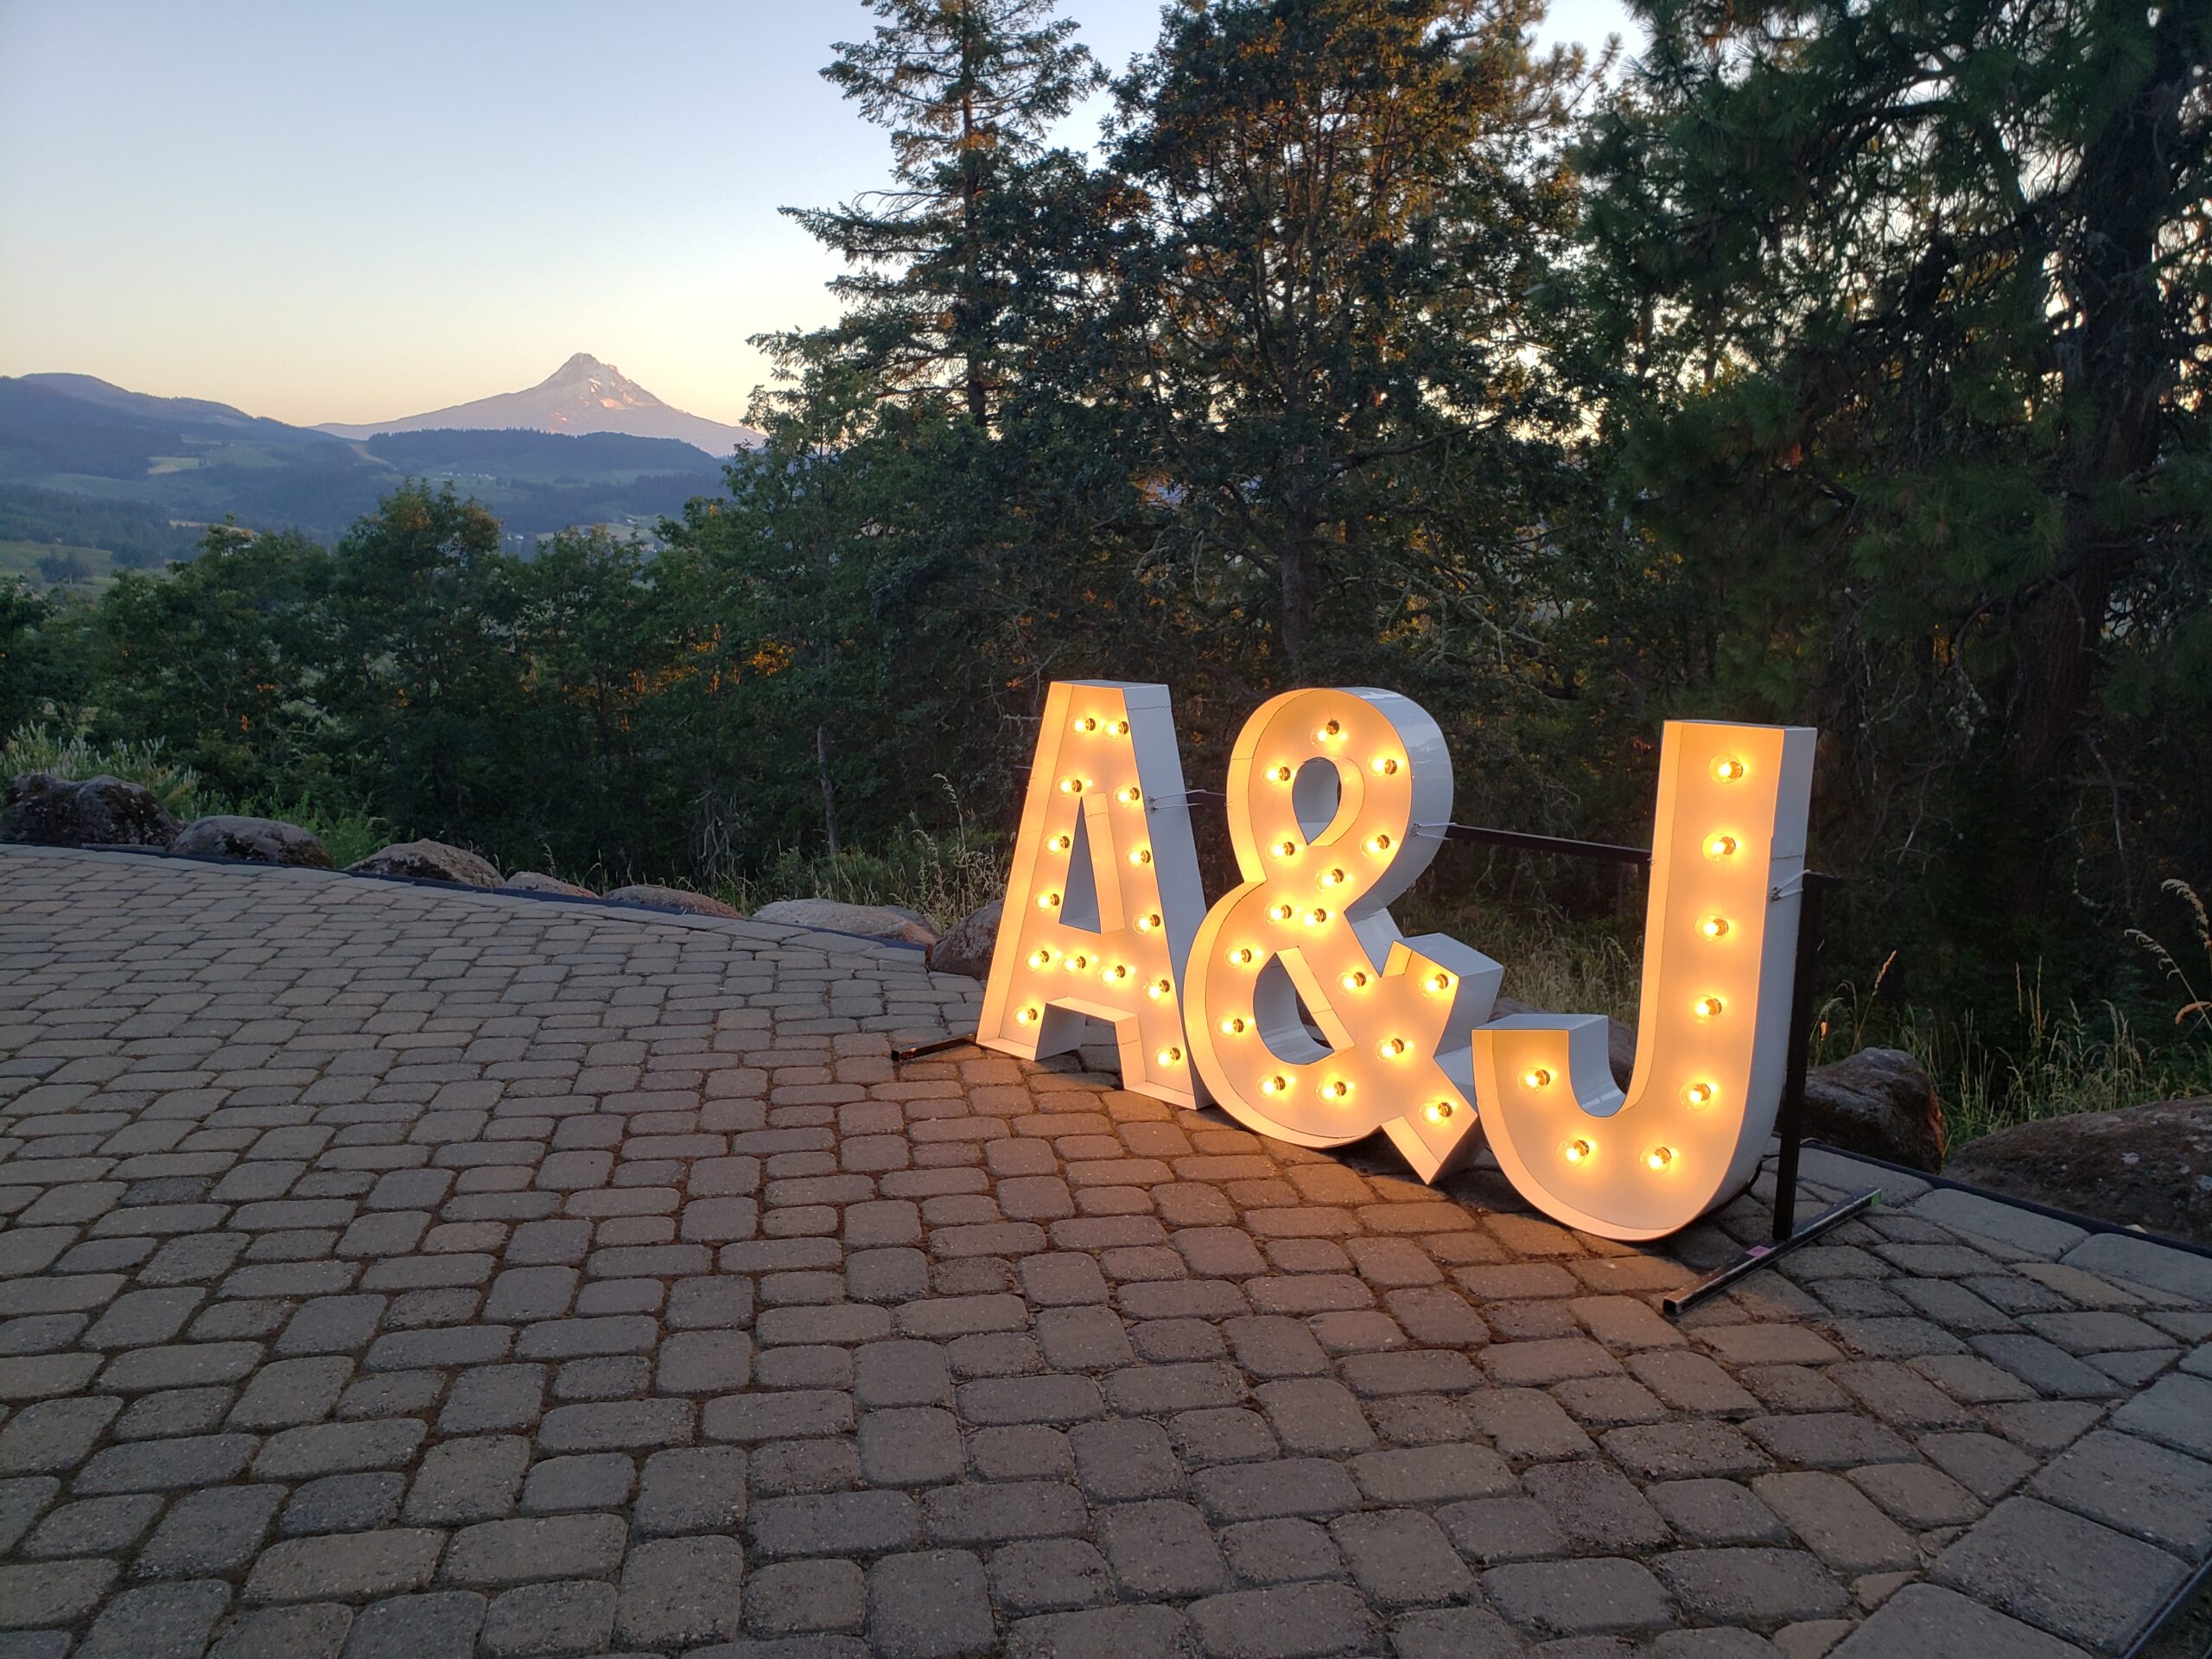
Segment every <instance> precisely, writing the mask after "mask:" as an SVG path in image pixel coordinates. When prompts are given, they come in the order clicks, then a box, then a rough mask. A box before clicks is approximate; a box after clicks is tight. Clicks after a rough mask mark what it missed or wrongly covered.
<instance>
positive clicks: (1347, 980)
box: [1337, 968, 1367, 991]
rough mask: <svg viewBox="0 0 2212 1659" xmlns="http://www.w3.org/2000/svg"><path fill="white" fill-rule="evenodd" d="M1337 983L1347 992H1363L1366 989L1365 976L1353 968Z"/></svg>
mask: <svg viewBox="0 0 2212 1659" xmlns="http://www.w3.org/2000/svg"><path fill="white" fill-rule="evenodd" d="M1337 983H1338V984H1339V985H1341V986H1343V987H1344V989H1346V990H1348V991H1363V990H1365V989H1366V988H1367V976H1366V975H1365V974H1363V973H1361V972H1360V971H1359V969H1357V968H1355V969H1352V971H1351V972H1350V973H1348V974H1346V975H1345V976H1344V977H1343V978H1342V979H1340V980H1338V982H1337Z"/></svg>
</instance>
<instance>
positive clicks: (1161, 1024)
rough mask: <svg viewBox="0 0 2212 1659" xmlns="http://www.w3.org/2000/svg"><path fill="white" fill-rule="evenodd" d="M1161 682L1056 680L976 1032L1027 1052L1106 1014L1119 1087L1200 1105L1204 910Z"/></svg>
mask: <svg viewBox="0 0 2212 1659" xmlns="http://www.w3.org/2000/svg"><path fill="white" fill-rule="evenodd" d="M1205 903H1206V901H1205V889H1204V887H1202V886H1201V885H1200V883H1199V880H1198V849H1197V847H1196V846H1195V844H1194V843H1193V842H1192V839H1191V809H1190V801H1189V796H1188V793H1187V791H1185V788H1184V785H1183V759H1182V753H1181V751H1180V750H1179V747H1178V746H1177V744H1176V741H1175V722H1174V718H1173V715H1171V714H1170V712H1169V709H1168V702H1167V688H1166V686H1164V685H1137V684H1121V683H1115V682H1112V681H1106V680H1075V681H1062V682H1058V683H1054V685H1053V686H1052V690H1051V691H1050V692H1049V693H1048V694H1047V696H1046V701H1045V718H1044V722H1043V726H1042V728H1041V729H1040V730H1039V734H1038V738H1037V754H1036V760H1035V762H1034V765H1033V767H1032V769H1031V771H1030V774H1029V791H1028V795H1027V799H1026V800H1025V801H1024V803H1023V805H1022V810H1021V828H1020V831H1019V832H1018V833H1017V834H1016V836H1015V837H1014V868H1013V870H1012V872H1011V873H1010V874H1009V875H1008V878H1007V894H1006V906H1005V909H1004V910H1003V911H1002V912H1001V916H1000V920H999V933H998V939H997V942H996V943H995V945H994V946H993V948H992V951H991V975H990V979H989V981H988V982H987V984H986V985H985V987H984V990H983V1012H982V1017H981V1019H980V1020H978V1021H977V1025H976V1041H977V1042H978V1043H980V1044H982V1046H985V1047H987V1048H995V1049H999V1050H1001V1051H1002V1052H1006V1053H1009V1054H1018V1055H1020V1056H1021V1057H1022V1058H1025V1059H1035V1058H1039V1056H1042V1055H1046V1054H1058V1053H1063V1052H1066V1051H1067V1050H1069V1049H1071V1048H1073V1047H1075V1046H1077V1044H1078V1043H1080V1042H1081V1041H1082V1040H1083V1032H1084V1016H1085V1015H1089V1016H1091V1017H1093V1018H1096V1019H1099V1020H1106V1021H1107V1022H1108V1023H1109V1024H1110V1025H1111V1026H1112V1027H1113V1028H1114V1035H1115V1040H1116V1044H1117V1045H1118V1046H1119V1047H1120V1050H1121V1055H1122V1084H1123V1085H1124V1086H1125V1087H1127V1088H1130V1089H1134V1090H1137V1091H1138V1092H1139V1093H1141V1094H1147V1095H1151V1096H1155V1097H1156V1098H1158V1099H1160V1100H1165V1101H1168V1102H1170V1103H1173V1104H1175V1105H1178V1106H1197V1105H1198V1104H1200V1103H1201V1100H1200V1097H1199V1095H1198V1089H1197V1086H1196V1084H1195V1082H1194V1081H1193V1074H1192V1070H1191V1062H1190V1055H1189V1053H1188V1052H1187V1049H1186V1046H1185V1042H1184V1039H1183V1011H1182V1003H1181V993H1182V976H1183V963H1184V960H1185V957H1188V956H1189V954H1190V950H1191V936H1192V933H1194V932H1195V931H1197V930H1198V918H1200V917H1201V916H1202V915H1203V914H1204V913H1205Z"/></svg>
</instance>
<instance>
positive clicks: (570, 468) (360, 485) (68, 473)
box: [0, 374, 721, 567]
mask: <svg viewBox="0 0 2212 1659" xmlns="http://www.w3.org/2000/svg"><path fill="white" fill-rule="evenodd" d="M407 478H425V479H429V480H433V481H438V480H450V481H451V482H452V483H453V485H454V488H455V489H456V490H457V491H459V492H460V493H461V494H463V495H465V496H474V497H475V498H476V499H478V500H480V501H481V502H483V503H484V505H486V506H487V507H489V508H490V509H491V510H492V511H493V512H494V513H496V514H498V515H499V518H500V520H501V522H502V523H503V524H505V528H506V531H507V533H508V535H509V536H510V537H512V538H514V539H517V540H523V541H527V540H530V539H531V538H534V537H537V536H540V535H543V534H546V533H548V532H550V531H558V530H564V529H567V528H569V526H571V525H576V524H623V525H629V526H633V527H644V528H650V527H651V526H652V524H655V523H656V522H658V520H659V519H660V518H662V517H664V516H667V515H672V514H675V513H677V512H681V511H682V509H683V504H684V502H686V501H688V500H689V499H691V498H692V497H693V496H695V495H702V494H712V493H715V492H717V491H719V490H720V488H721V468H720V467H719V466H718V465H717V464H716V462H715V459H714V457H713V456H711V455H709V454H707V453H706V452H705V451H704V450H702V449H700V448H696V446H694V445H692V444H690V443H689V442H682V441H679V440H677V439H675V438H670V437H662V436H650V435H632V434H628V433H621V432H594V433H587V434H583V435H561V434H556V433H547V432H538V431H530V430H521V429H499V430H488V431H453V430H436V431H413V432H404V433H391V434H382V435H377V436H374V437H371V438H368V439H365V440H357V439H348V438H344V437H340V436H337V435H334V434H331V433H327V432H321V431H316V430H314V429H309V428H305V427H296V426H287V425H285V424H284V423H283V422H281V421H271V420H264V419H261V418H259V417H257V416H251V415H248V414H245V412H244V411H242V410H236V409H232V408H231V407H230V406H229V405H228V404H215V403H207V402H204V401H201V400H200V399H197V398H189V397H148V396H145V395H143V394H142V393H138V392H133V391H125V390H124V389H123V388H122V387H119V386H113V385H109V384H108V383H107V382H105V381H104V380H97V379H94V378H92V377H90V376H88V375H73V374H41V375H25V376H22V377H20V378H5V377H0V529H4V535H0V541H6V542H9V543H15V544H17V550H18V553H19V554H20V555H21V556H20V557H18V558H17V559H16V560H15V561H14V563H15V565H16V566H17V567H21V566H22V565H24V564H25V563H26V562H27V561H28V562H29V563H32V564H35V560H31V559H30V555H29V550H31V549H35V548H37V547H41V546H47V545H54V546H68V547H74V548H79V549H88V550H95V551H101V552H105V553H108V554H111V555H114V556H117V561H118V563H159V562H160V560H161V559H162V558H164V557H168V556H178V554H177V544H178V543H180V542H182V543H185V544H186V545H187V546H188V545H189V543H191V542H192V541H193V540H194V531H192V530H191V529H189V528H185V529H182V530H172V529H171V527H170V521H171V520H176V521H181V523H182V524H184V525H186V526H191V525H196V524H208V523H212V522H215V521H218V520H220V519H221V518H223V517H224V516H225V515H226V514H229V515H232V516H234V517H235V518H237V519H238V522H239V523H241V524H248V525H251V526H253V527H255V528H257V529H283V528H296V529H300V530H303V531H307V532H308V533H309V534H311V535H314V536H316V537H321V538H323V539H325V540H327V539H331V538H333V537H337V536H339V535H340V534H342V533H343V532H344V531H345V530H346V526H347V525H349V524H352V523H353V520H354V519H355V518H359V517H360V516H361V515H362V514H364V513H366V512H371V511H372V510H373V508H374V507H375V505H376V504H377V500H378V498H379V497H380V496H382V495H384V494H385V493H388V492H389V491H390V490H391V488H392V487H393V486H395V485H397V483H399V482H400V481H401V480H404V479H407Z"/></svg>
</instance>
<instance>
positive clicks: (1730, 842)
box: [1705, 836, 1736, 858]
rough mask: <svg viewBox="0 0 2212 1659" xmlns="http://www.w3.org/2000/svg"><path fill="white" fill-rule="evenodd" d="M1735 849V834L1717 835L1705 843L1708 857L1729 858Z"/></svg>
mask: <svg viewBox="0 0 2212 1659" xmlns="http://www.w3.org/2000/svg"><path fill="white" fill-rule="evenodd" d="M1735 850H1736V837H1735V836H1714V837H1713V839H1712V840H1711V841H1708V842H1706V843H1705V855H1706V856H1707V858H1727V857H1729V856H1731V855H1732V854H1733V853H1734V852H1735Z"/></svg>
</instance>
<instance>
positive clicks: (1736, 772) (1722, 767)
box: [1713, 754, 1744, 784]
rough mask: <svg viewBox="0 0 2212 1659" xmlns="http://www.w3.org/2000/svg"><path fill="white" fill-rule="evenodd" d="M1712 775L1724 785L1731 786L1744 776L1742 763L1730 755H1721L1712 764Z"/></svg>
mask: <svg viewBox="0 0 2212 1659" xmlns="http://www.w3.org/2000/svg"><path fill="white" fill-rule="evenodd" d="M1743 775H1744V763H1743V762H1742V761H1740V760H1738V759H1736V757H1735V756H1734V755H1732V754H1729V755H1723V756H1722V757H1721V758H1720V759H1719V760H1716V761H1714V762H1713V776H1714V777H1716V778H1718V779H1719V780H1720V781H1721V782H1722V783H1724V784H1732V783H1734V782H1735V781H1736V780H1737V779H1739V778H1741V777H1742V776H1743Z"/></svg>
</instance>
